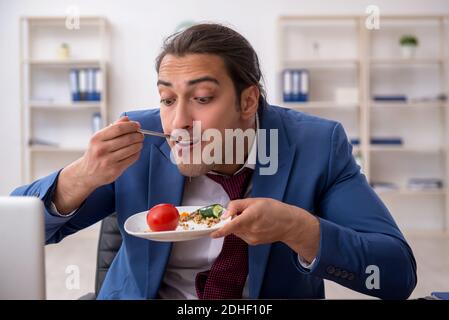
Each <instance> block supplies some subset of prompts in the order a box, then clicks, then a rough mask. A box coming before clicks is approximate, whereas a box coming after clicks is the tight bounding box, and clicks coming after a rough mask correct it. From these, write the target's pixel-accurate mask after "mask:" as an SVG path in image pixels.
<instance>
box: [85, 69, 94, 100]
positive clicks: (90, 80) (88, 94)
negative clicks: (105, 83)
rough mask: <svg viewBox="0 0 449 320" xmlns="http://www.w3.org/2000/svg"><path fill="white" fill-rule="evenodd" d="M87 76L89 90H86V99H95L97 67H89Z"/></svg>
mask: <svg viewBox="0 0 449 320" xmlns="http://www.w3.org/2000/svg"><path fill="white" fill-rule="evenodd" d="M86 73H87V77H86V82H87V92H86V100H87V101H95V69H92V68H90V69H87V70H86Z"/></svg>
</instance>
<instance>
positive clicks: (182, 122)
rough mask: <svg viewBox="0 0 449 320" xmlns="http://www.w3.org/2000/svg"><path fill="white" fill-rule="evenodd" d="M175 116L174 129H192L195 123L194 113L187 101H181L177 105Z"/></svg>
mask: <svg viewBox="0 0 449 320" xmlns="http://www.w3.org/2000/svg"><path fill="white" fill-rule="evenodd" d="M174 112H175V115H174V118H173V123H172V128H173V129H185V130H188V131H190V130H191V128H192V124H193V119H192V115H191V113H190V111H189V108H188V105H187V103H186V102H183V101H179V102H178V103H177V105H176V107H175V110H174Z"/></svg>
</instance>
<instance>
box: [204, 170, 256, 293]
mask: <svg viewBox="0 0 449 320" xmlns="http://www.w3.org/2000/svg"><path fill="white" fill-rule="evenodd" d="M252 172H253V170H251V169H249V168H243V170H242V171H240V172H239V173H237V174H236V175H233V176H231V177H225V176H221V175H214V174H207V176H208V177H209V178H210V179H212V180H214V181H215V182H217V183H219V184H221V186H222V187H223V189H224V190H225V191H226V193H227V194H228V195H229V198H230V199H231V200H235V199H241V198H242V197H243V196H244V194H245V190H246V188H247V186H248V183H249V181H250V179H251V176H252ZM247 276H248V245H247V244H246V242H245V241H243V240H242V239H240V238H239V237H237V236H235V235H234V234H230V235H228V236H226V237H225V238H224V241H223V247H222V249H221V252H220V254H219V255H218V257H217V259H215V261H214V263H213V264H212V267H211V268H210V270H207V271H203V272H200V273H198V274H197V275H196V279H195V288H196V293H197V295H198V298H199V299H241V298H242V292H243V287H244V286H245V282H246V277H247Z"/></svg>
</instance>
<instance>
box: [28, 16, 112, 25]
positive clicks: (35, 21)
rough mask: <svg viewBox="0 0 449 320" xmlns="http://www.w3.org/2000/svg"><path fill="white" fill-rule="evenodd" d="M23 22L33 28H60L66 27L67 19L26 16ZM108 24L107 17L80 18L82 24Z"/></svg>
mask: <svg viewBox="0 0 449 320" xmlns="http://www.w3.org/2000/svg"><path fill="white" fill-rule="evenodd" d="M21 19H22V20H26V21H28V22H29V23H30V24H31V26H33V27H40V26H52V27H53V26H59V25H61V24H63V25H65V23H66V20H67V18H66V17H58V16H24V17H21ZM106 23H107V20H106V18H105V17H102V16H82V17H80V24H82V25H94V26H97V25H98V26H101V25H104V24H106Z"/></svg>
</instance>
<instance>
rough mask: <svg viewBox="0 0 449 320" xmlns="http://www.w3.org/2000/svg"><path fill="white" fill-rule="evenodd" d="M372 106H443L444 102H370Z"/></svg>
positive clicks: (405, 107)
mask: <svg viewBox="0 0 449 320" xmlns="http://www.w3.org/2000/svg"><path fill="white" fill-rule="evenodd" d="M371 107H372V108H404V109H409V108H445V107H446V104H445V102H374V101H373V102H371Z"/></svg>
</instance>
